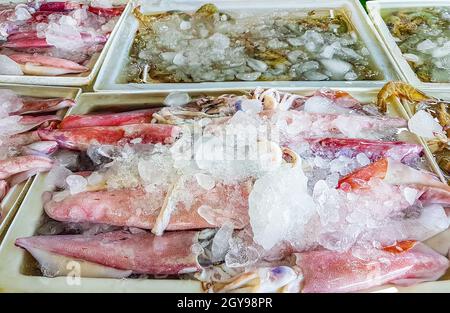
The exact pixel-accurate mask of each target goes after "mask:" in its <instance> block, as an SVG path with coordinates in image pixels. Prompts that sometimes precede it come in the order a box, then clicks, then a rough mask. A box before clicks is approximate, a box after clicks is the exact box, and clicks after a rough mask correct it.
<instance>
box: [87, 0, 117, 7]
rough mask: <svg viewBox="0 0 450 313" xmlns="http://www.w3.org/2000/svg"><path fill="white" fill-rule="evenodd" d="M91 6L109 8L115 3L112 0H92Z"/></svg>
mask: <svg viewBox="0 0 450 313" xmlns="http://www.w3.org/2000/svg"><path fill="white" fill-rule="evenodd" d="M91 6H93V7H97V8H105V9H108V8H112V7H113V3H112V1H111V0H92V1H91Z"/></svg>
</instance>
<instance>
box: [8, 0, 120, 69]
mask: <svg viewBox="0 0 450 313" xmlns="http://www.w3.org/2000/svg"><path fill="white" fill-rule="evenodd" d="M123 9H124V7H123V6H115V5H113V4H112V2H110V1H101V2H98V1H90V0H83V1H76V2H75V1H74V2H70V1H67V2H65V1H63V2H52V1H46V0H39V1H32V2H28V3H19V4H11V5H10V6H9V7H2V8H1V9H0V65H1V66H0V75H33V76H59V75H66V74H73V75H76V74H81V73H86V72H88V71H89V70H90V69H91V67H92V60H93V59H94V58H95V57H96V56H97V54H98V53H99V52H100V51H101V50H102V49H103V46H104V45H105V43H106V41H107V40H108V37H109V35H110V33H111V32H112V30H113V28H114V25H115V24H116V22H117V21H118V18H119V15H120V14H121V12H122V11H123Z"/></svg>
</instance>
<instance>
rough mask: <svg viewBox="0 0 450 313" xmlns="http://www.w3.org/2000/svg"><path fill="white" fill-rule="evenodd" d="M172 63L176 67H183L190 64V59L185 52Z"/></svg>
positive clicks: (179, 54) (180, 53) (177, 55)
mask: <svg viewBox="0 0 450 313" xmlns="http://www.w3.org/2000/svg"><path fill="white" fill-rule="evenodd" d="M172 62H173V64H175V65H178V66H183V65H186V64H187V63H188V58H187V57H186V56H185V55H184V53H183V52H179V53H177V54H176V55H175V56H174V57H173V60H172Z"/></svg>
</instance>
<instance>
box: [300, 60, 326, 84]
mask: <svg viewBox="0 0 450 313" xmlns="http://www.w3.org/2000/svg"><path fill="white" fill-rule="evenodd" d="M319 67H320V65H319V62H316V61H308V62H305V63H302V64H301V65H300V66H298V67H297V69H296V70H297V71H298V72H299V73H304V72H308V71H315V70H317V69H319ZM327 78H328V77H327ZM317 80H319V79H317Z"/></svg>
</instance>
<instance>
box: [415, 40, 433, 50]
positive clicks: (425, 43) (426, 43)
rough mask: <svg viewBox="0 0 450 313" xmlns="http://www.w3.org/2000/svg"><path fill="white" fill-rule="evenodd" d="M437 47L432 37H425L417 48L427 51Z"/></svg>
mask: <svg viewBox="0 0 450 313" xmlns="http://www.w3.org/2000/svg"><path fill="white" fill-rule="evenodd" d="M436 47H437V45H436V44H435V43H434V42H433V41H431V40H430V39H425V40H424V41H422V42H421V43H419V44H418V45H417V47H416V49H417V50H418V51H420V52H423V53H427V52H429V51H430V50H432V49H434V48H436Z"/></svg>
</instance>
